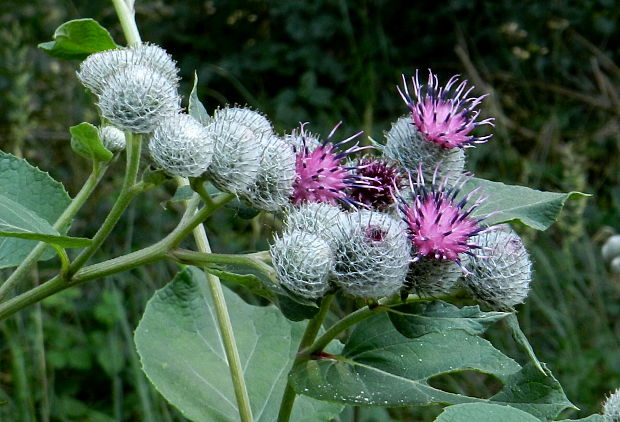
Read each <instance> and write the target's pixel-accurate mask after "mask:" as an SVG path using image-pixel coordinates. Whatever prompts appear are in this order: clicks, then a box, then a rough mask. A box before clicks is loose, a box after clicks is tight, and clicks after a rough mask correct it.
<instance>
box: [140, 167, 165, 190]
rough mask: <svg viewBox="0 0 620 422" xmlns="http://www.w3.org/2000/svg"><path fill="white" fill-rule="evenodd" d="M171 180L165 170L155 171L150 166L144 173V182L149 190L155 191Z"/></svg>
mask: <svg viewBox="0 0 620 422" xmlns="http://www.w3.org/2000/svg"><path fill="white" fill-rule="evenodd" d="M167 180H170V176H169V175H168V173H166V171H165V170H163V169H155V168H153V167H151V166H148V167H147V168H146V169H145V170H144V172H143V173H142V181H143V182H144V183H146V184H147V185H148V187H147V189H153V188H156V187H157V186H159V185H161V184H163V183H164V182H166V181H167Z"/></svg>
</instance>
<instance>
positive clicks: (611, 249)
mask: <svg viewBox="0 0 620 422" xmlns="http://www.w3.org/2000/svg"><path fill="white" fill-rule="evenodd" d="M601 253H602V254H603V259H604V260H605V262H611V261H612V260H613V259H614V258H615V257H617V256H620V235H617V234H616V235H613V236H611V237H610V238H609V239H607V241H606V242H605V244H604V245H603V248H602V249H601Z"/></svg>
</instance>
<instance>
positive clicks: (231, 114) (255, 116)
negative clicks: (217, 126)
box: [213, 107, 273, 135]
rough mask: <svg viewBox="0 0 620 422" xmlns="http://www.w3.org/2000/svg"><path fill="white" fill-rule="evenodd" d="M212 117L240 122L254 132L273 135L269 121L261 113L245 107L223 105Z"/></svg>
mask: <svg viewBox="0 0 620 422" xmlns="http://www.w3.org/2000/svg"><path fill="white" fill-rule="evenodd" d="M213 118H214V119H218V120H223V121H231V122H235V123H239V124H242V125H243V126H246V127H247V128H249V129H250V130H252V131H253V132H254V133H256V134H264V135H273V126H272V125H271V122H270V121H269V120H268V119H267V118H266V117H265V116H263V115H262V114H261V113H259V112H257V111H254V110H252V109H249V108H245V107H223V108H218V109H217V110H215V112H214V113H213Z"/></svg>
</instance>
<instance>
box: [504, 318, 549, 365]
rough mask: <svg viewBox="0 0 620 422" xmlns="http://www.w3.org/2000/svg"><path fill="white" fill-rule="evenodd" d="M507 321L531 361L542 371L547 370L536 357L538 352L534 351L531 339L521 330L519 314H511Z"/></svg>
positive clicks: (516, 340) (518, 343)
mask: <svg viewBox="0 0 620 422" xmlns="http://www.w3.org/2000/svg"><path fill="white" fill-rule="evenodd" d="M505 321H506V324H507V325H508V328H509V329H510V331H512V338H513V339H514V341H515V342H516V343H517V345H518V346H519V347H521V349H522V350H523V351H524V352H525V354H526V355H527V356H528V357H529V358H530V361H531V362H532V363H533V364H534V366H536V368H537V369H538V370H539V371H540V372H541V373H543V374H544V373H545V370H544V369H543V367H542V364H541V363H540V361H539V360H538V358H537V357H536V354H535V353H534V349H532V345H531V344H530V342H529V340H528V339H527V337H526V336H525V334H524V333H523V331H521V327H520V326H519V319H518V318H517V315H516V314H510V316H509V317H508V318H506V319H505Z"/></svg>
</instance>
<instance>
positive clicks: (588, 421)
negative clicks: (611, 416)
mask: <svg viewBox="0 0 620 422" xmlns="http://www.w3.org/2000/svg"><path fill="white" fill-rule="evenodd" d="M559 422H607V421H605V418H603V415H598V414H597V415H590V416H588V417H586V418H582V419H562V420H561V421H559Z"/></svg>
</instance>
